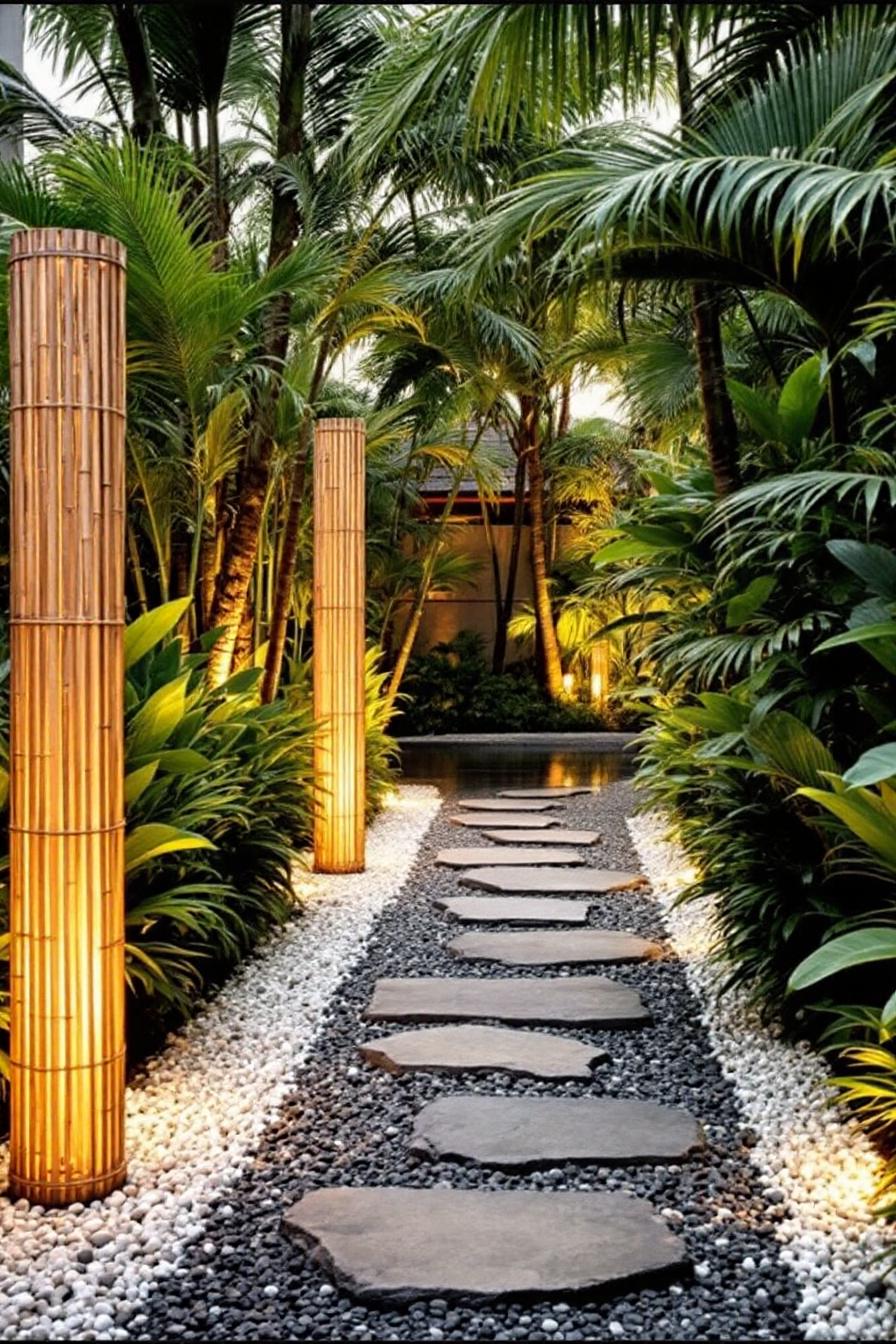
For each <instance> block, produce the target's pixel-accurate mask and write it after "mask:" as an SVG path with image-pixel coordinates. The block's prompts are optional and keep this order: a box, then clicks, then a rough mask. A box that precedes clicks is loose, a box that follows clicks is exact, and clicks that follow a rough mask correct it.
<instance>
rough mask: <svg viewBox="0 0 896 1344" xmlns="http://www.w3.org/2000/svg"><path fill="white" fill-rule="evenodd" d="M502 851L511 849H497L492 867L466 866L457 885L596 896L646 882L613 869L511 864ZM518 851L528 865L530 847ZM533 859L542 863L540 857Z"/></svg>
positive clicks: (642, 884)
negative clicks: (525, 855)
mask: <svg viewBox="0 0 896 1344" xmlns="http://www.w3.org/2000/svg"><path fill="white" fill-rule="evenodd" d="M505 852H506V853H512V852H513V851H510V850H508V851H504V850H501V851H500V855H499V857H500V859H501V863H500V864H496V865H495V866H493V867H485V866H483V867H476V868H470V869H469V870H468V871H467V872H465V873H461V875H460V877H459V878H458V881H459V882H460V884H461V886H464V887H476V888H478V889H480V890H482V891H497V892H506V893H508V894H511V895H512V894H514V893H521V894H522V893H525V894H529V895H533V896H534V895H537V894H538V893H539V892H541V893H543V894H544V895H546V896H549V895H553V894H555V893H559V892H567V893H568V894H569V895H575V894H576V893H579V894H582V895H586V894H587V895H592V894H594V895H597V894H600V893H601V892H607V891H626V890H628V889H629V888H631V887H641V886H646V885H647V879H646V878H644V877H642V876H641V875H640V874H639V873H624V872H618V871H616V870H615V869H607V868H581V869H578V870H577V871H576V872H566V871H564V870H563V869H558V868H551V867H545V868H533V867H529V868H527V867H525V866H524V865H520V866H513V867H511V866H509V865H507V864H505V862H504V856H505ZM518 852H519V853H521V854H528V856H529V862H530V864H531V862H532V853H533V851H532V850H525V849H524V850H520V851H518ZM537 862H538V863H541V862H542V860H541V857H540V856H539V858H538V860H537ZM514 864H516V859H514Z"/></svg>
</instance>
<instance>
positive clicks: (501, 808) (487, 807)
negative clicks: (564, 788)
mask: <svg viewBox="0 0 896 1344" xmlns="http://www.w3.org/2000/svg"><path fill="white" fill-rule="evenodd" d="M455 806H456V807H464V808H466V809H467V810H468V811H470V812H547V811H548V809H549V808H551V807H556V806H557V804H556V803H552V802H549V801H548V802H539V801H537V800H536V799H534V798H533V799H531V800H529V801H526V800H525V799H523V800H521V801H514V800H513V799H510V798H458V799H457V802H456V804H455Z"/></svg>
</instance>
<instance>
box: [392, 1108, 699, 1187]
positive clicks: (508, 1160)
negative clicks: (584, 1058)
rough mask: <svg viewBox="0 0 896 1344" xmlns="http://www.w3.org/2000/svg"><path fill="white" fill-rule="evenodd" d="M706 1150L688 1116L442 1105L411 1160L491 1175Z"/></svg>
mask: <svg viewBox="0 0 896 1344" xmlns="http://www.w3.org/2000/svg"><path fill="white" fill-rule="evenodd" d="M704 1145H705V1140H704V1137H703V1130H702V1128H701V1126H700V1124H699V1123H698V1121H697V1120H695V1119H694V1117H693V1116H692V1115H691V1114H690V1113H689V1112H688V1111H683V1110H679V1109H678V1108H677V1107H674V1106H659V1105H657V1104H656V1103H655V1102H652V1101H609V1100H605V1099H603V1098H601V1099H594V1098H592V1097H483V1096H477V1095H475V1094H471V1095H470V1096H463V1095H459V1096H450V1097H440V1098H439V1099H438V1100H437V1101H431V1102H429V1103H428V1104H427V1105H426V1106H424V1107H423V1110H422V1111H421V1112H420V1113H419V1115H418V1116H417V1118H416V1120H415V1121H414V1132H413V1135H412V1136H411V1152H413V1153H416V1154H417V1155H418V1156H421V1157H430V1158H440V1159H444V1158H451V1159H454V1160H457V1159H461V1160H469V1161H472V1162H478V1163H479V1164H480V1165H481V1166H485V1167H505V1168H508V1167H513V1168H525V1169H532V1168H534V1167H543V1166H548V1167H550V1166H558V1165H560V1164H562V1163H564V1162H593V1163H596V1164H599V1165H600V1166H615V1165H617V1164H622V1163H630V1162H654V1163H655V1162H680V1161H681V1160H682V1158H685V1157H687V1156H688V1154H689V1153H692V1152H694V1150H695V1149H698V1148H702V1147H703V1146H704Z"/></svg>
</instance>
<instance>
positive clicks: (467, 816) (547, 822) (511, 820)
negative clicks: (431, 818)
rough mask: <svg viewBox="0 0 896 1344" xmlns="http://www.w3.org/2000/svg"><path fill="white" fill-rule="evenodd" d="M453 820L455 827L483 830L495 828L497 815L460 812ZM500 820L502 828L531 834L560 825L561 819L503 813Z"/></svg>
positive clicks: (525, 813) (538, 837) (521, 813)
mask: <svg viewBox="0 0 896 1344" xmlns="http://www.w3.org/2000/svg"><path fill="white" fill-rule="evenodd" d="M451 820H452V821H453V822H454V824H455V826H478V827H479V828H480V830H482V829H483V828H484V827H486V826H494V824H495V814H494V813H493V812H459V813H458V815H457V816H456V817H452V818H451ZM500 820H501V825H502V826H510V827H517V828H520V829H522V828H525V829H526V830H528V831H530V832H532V831H543V830H547V829H548V828H549V827H552V826H559V825H560V818H559V817H556V816H549V817H539V816H535V817H533V816H532V815H531V813H529V812H507V813H504V812H502V813H501V818H500ZM543 838H544V837H543V836H537V841H540V840H542V839H543Z"/></svg>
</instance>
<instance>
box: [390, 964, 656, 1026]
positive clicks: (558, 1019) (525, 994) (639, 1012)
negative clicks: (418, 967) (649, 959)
mask: <svg viewBox="0 0 896 1344" xmlns="http://www.w3.org/2000/svg"><path fill="white" fill-rule="evenodd" d="M364 1017H365V1018H366V1020H367V1021H368V1022H471V1021H477V1020H482V1019H492V1020H495V1021H498V1022H512V1023H515V1024H517V1025H519V1026H573V1027H640V1026H643V1025H644V1024H645V1023H648V1022H650V1021H651V1017H650V1013H649V1012H648V1011H647V1009H646V1008H645V1007H644V1004H643V1003H642V1002H641V996H640V994H638V992H637V990H635V989H630V988H629V986H628V985H620V984H617V982H616V981H615V980H608V979H606V978H605V977H604V976H601V975H578V976H574V975H570V976H564V977H562V978H558V979H550V980H534V979H519V978H516V979H498V978H495V979H486V978H484V977H483V978H479V977H473V976H469V977H466V978H464V977H459V976H425V975H422V976H417V977H414V978H404V979H385V980H377V982H376V984H375V986H374V990H373V998H372V999H371V1000H370V1003H369V1004H368V1005H367V1007H366V1008H365V1010H364Z"/></svg>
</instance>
